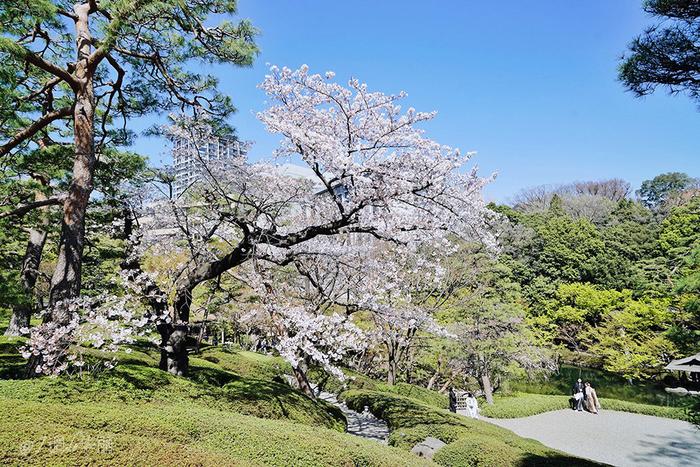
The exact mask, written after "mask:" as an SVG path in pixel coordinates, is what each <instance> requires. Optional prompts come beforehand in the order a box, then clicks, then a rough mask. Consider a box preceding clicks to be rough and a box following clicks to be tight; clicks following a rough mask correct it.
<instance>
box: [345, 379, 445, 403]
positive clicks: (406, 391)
mask: <svg viewBox="0 0 700 467" xmlns="http://www.w3.org/2000/svg"><path fill="white" fill-rule="evenodd" d="M358 389H359V388H358ZM368 389H369V388H368ZM376 390H378V391H382V392H390V393H394V394H398V395H400V396H406V397H410V398H411V399H416V400H419V401H421V402H424V403H426V404H428V405H429V406H431V407H435V408H438V409H447V408H448V407H449V405H450V403H449V398H448V397H447V395H445V394H440V393H439V392H437V391H433V390H430V389H425V388H422V387H420V386H416V385H413V384H408V383H397V384H395V385H394V386H390V385H388V384H385V383H380V384H377V385H376Z"/></svg>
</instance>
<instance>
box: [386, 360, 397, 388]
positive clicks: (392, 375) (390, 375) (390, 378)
mask: <svg viewBox="0 0 700 467" xmlns="http://www.w3.org/2000/svg"><path fill="white" fill-rule="evenodd" d="M397 371H398V365H397V364H396V359H395V358H393V357H392V356H391V354H390V356H389V369H388V371H387V376H386V382H387V383H389V385H390V386H393V385H395V384H396V374H397Z"/></svg>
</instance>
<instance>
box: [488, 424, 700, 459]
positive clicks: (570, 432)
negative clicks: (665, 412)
mask: <svg viewBox="0 0 700 467" xmlns="http://www.w3.org/2000/svg"><path fill="white" fill-rule="evenodd" d="M485 420H487V421H489V422H491V423H493V424H496V425H499V426H502V427H504V428H508V429H509V430H512V431H514V432H515V433H517V434H518V435H520V436H524V437H526V438H533V439H536V440H538V441H540V442H542V443H543V444H545V445H547V446H549V447H552V448H554V449H558V450H560V451H564V452H567V453H569V454H573V455H575V456H579V457H585V458H588V459H591V460H594V461H598V462H604V463H607V464H612V465H616V466H620V467H626V466H674V467H676V466H677V467H685V466H698V465H700V429H698V428H696V427H695V426H693V425H692V424H690V423H688V422H684V421H680V420H671V419H666V418H659V417H652V416H649V415H639V414H633V413H627V412H615V411H606V410H602V411H601V413H600V414H599V415H594V414H590V413H588V412H575V411H573V410H557V411H553V412H547V413H543V414H539V415H534V416H531V417H524V418H513V419H493V418H488V419H485Z"/></svg>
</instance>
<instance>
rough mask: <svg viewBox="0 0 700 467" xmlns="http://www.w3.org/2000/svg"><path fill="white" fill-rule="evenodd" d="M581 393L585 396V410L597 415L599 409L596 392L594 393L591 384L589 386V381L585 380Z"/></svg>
mask: <svg viewBox="0 0 700 467" xmlns="http://www.w3.org/2000/svg"><path fill="white" fill-rule="evenodd" d="M583 394H584V395H585V396H586V397H585V399H586V410H588V411H589V412H590V413H594V414H596V415H598V410H599V409H600V401H599V400H598V394H596V392H595V389H593V386H591V383H589V382H588V381H586V385H585V389H584V391H583Z"/></svg>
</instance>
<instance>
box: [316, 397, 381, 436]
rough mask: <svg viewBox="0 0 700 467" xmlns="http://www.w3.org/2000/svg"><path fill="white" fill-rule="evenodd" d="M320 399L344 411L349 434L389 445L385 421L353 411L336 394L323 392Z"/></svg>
mask: <svg viewBox="0 0 700 467" xmlns="http://www.w3.org/2000/svg"><path fill="white" fill-rule="evenodd" d="M318 397H319V399H323V400H324V401H326V402H329V403H331V404H333V405H335V406H336V407H338V408H340V410H342V411H343V415H345V418H346V419H347V421H348V429H347V432H348V433H350V434H351V435H355V436H359V437H361V438H367V439H371V440H374V441H378V442H380V443H382V444H387V439H388V438H389V427H388V426H387V424H386V422H384V420H381V419H379V418H377V417H375V416H374V415H372V414H371V413H369V412H367V413H358V412H355V411H354V410H351V409H350V408H349V407H348V406H347V405H345V403H344V402H338V398H337V397H336V396H335V394H331V393H330V392H325V391H321V392H319V394H318Z"/></svg>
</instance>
